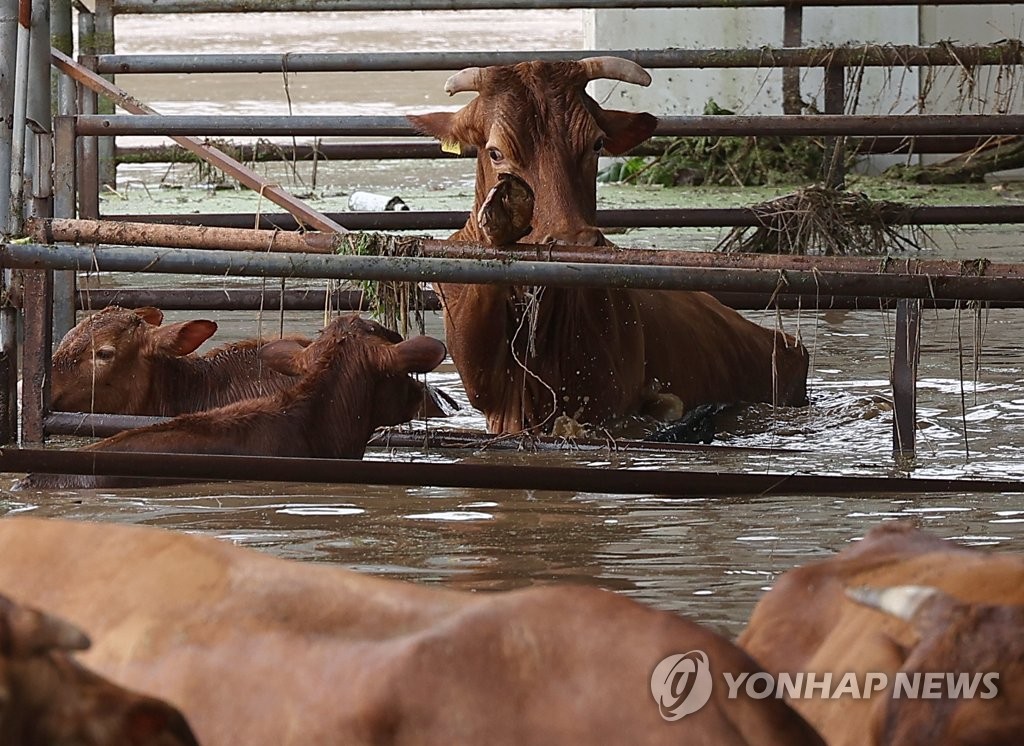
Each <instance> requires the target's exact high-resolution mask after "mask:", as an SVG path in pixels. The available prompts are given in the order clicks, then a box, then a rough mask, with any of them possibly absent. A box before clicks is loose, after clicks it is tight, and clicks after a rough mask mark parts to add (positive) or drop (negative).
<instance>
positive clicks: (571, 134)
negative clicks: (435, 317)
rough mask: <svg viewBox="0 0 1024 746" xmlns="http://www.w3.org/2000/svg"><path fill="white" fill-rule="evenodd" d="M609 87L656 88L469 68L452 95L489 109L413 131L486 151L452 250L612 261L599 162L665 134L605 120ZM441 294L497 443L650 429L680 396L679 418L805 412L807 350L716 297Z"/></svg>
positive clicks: (467, 381)
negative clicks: (515, 245) (539, 435)
mask: <svg viewBox="0 0 1024 746" xmlns="http://www.w3.org/2000/svg"><path fill="white" fill-rule="evenodd" d="M601 78H607V79H612V80H621V81H625V82H628V83H636V84H639V85H648V84H649V83H650V76H649V75H648V74H647V72H646V71H644V70H643V69H642V68H641V67H639V66H637V65H635V64H633V63H632V62H629V61H627V60H623V59H618V58H611V57H598V58H590V59H585V60H581V61H578V62H572V61H567V62H553V63H550V62H524V63H521V64H518V65H514V66H499V67H488V68H468V69H465V70H462V71H461V72H459V73H457V74H455V75H453V76H452V77H451V78H450V79H449V80H448V82H447V84H446V85H445V90H446V91H447V92H448V93H449V94H455V93H458V92H461V91H476V92H477V93H478V94H479V95H478V96H477V98H476V99H475V100H473V101H471V102H470V103H469V104H467V105H466V106H465V107H463V108H462V109H461V110H459V111H457V112H441V113H431V114H422V115H417V116H412V117H410V119H411V121H412V122H413V124H414V125H415V126H416V127H417V128H419V129H420V130H421V131H423V132H425V133H427V134H430V135H433V136H434V137H437V138H438V139H440V140H441V141H442V142H443V143H445V144H446V147H448V148H449V149H458V148H461V147H465V146H472V147H475V148H476V149H477V153H478V155H477V174H476V199H475V202H474V205H473V210H472V211H471V213H470V218H469V222H468V223H467V224H466V225H465V227H463V228H462V229H461V230H459V231H458V232H457V233H455V234H454V235H453V236H452V239H456V240H458V239H461V240H467V241H478V242H483V243H487V244H489V245H493V246H500V245H502V244H507V243H511V242H514V241H516V240H521V241H522V242H524V243H535V244H543V243H565V244H577V245H586V246H601V245H607V242H606V241H605V238H604V236H603V235H602V233H601V231H600V230H598V229H597V228H596V227H595V222H596V203H597V196H596V175H597V161H598V157H599V156H600V154H602V153H610V154H612V155H618V154H621V153H624V152H626V151H628V150H629V149H631V148H632V147H634V146H636V145H637V144H639V143H641V142H643V141H644V140H646V139H647V138H648V137H649V136H650V135H651V134H652V133H653V131H654V128H655V125H656V123H657V120H656V119H655V117H653V116H651V115H650V114H642V113H630V112H622V111H611V110H604V109H602V108H601V107H600V106H598V104H597V103H596V102H595V101H594V100H593V99H592V98H590V97H589V96H588V95H587V93H586V92H585V90H584V89H585V87H586V85H587V83H588V82H589V81H591V80H597V79H601ZM517 184H518V185H520V186H519V188H518V189H517V187H516V185H517ZM531 199H532V204H531ZM680 271H681V272H685V271H686V270H685V269H681V270H680ZM437 290H438V293H439V295H440V297H441V302H442V303H443V305H444V319H445V330H446V334H447V337H446V339H447V343H448V347H449V349H450V350H451V354H452V359H453V360H454V361H455V365H456V367H457V368H458V370H459V374H460V376H461V377H462V381H463V384H464V385H465V387H466V391H467V393H468V395H469V399H470V402H471V403H472V404H473V406H475V407H477V408H478V409H480V410H482V411H483V412H484V414H485V415H486V418H487V427H488V429H489V430H490V431H491V432H495V433H506V432H517V431H520V430H524V429H531V428H536V429H550V426H551V424H552V421H553V420H554V418H555V417H557V416H558V415H561V414H566V415H569V416H570V417H573V418H574V419H576V420H578V421H580V422H587V423H591V424H602V423H606V422H608V421H610V420H613V419H615V418H619V417H622V416H625V415H633V414H638V413H639V414H643V413H645V408H646V407H648V406H649V405H650V404H651V402H652V399H655V400H657V399H659V398H660V397H664V396H666V395H668V396H673V397H677V398H678V399H679V400H680V401H681V407H679V408H678V409H677V412H679V411H689V410H691V409H693V408H694V407H696V406H697V405H701V404H717V403H732V402H773V403H775V404H779V405H803V404H805V403H806V398H807V395H806V381H807V364H808V356H807V351H806V349H805V348H804V347H803V345H801V344H800V343H799V342H797V341H796V340H795V339H794V338H793V337H791V336H789V335H787V334H784V333H782V332H780V331H772V330H769V329H766V328H763V327H761V326H758V325H757V324H754V323H752V322H750V321H747V320H746V319H744V318H743V317H742V316H741V315H740V314H738V313H737V312H736V311H734V310H732V309H730V308H727V307H726V306H724V305H722V304H721V303H719V302H718V301H717V300H715V299H714V298H712V297H711V296H710V295H707V294H706V293H696V292H682V291H654V290H629V289H607V290H605V289H589V288H588V289H582V288H557V287H546V288H543V289H537V288H525V287H509V286H507V285H504V286H503V285H456V284H439V285H437ZM527 311H529V312H530V313H527Z"/></svg>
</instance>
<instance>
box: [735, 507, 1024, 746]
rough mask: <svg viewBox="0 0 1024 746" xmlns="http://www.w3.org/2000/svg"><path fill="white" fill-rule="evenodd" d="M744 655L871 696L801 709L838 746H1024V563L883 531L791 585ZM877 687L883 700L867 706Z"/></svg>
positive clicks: (756, 616)
mask: <svg viewBox="0 0 1024 746" xmlns="http://www.w3.org/2000/svg"><path fill="white" fill-rule="evenodd" d="M739 643H740V645H741V646H742V647H743V648H744V649H745V650H746V651H747V652H749V653H750V654H751V655H753V656H754V658H756V659H757V660H758V662H759V663H760V664H761V665H763V666H764V667H765V668H766V669H767V670H768V671H769V672H770V673H773V674H776V675H777V674H779V673H787V674H789V675H790V676H795V675H797V674H799V673H801V672H803V673H804V674H806V673H808V672H814V673H816V674H817V676H818V678H819V680H820V679H821V678H822V675H823V674H826V673H830V674H831V675H832V682H833V684H832V686H833V687H838V686H839V684H840V683H841V681H842V678H843V677H844V676H848V675H852V676H853V677H855V679H856V681H857V691H858V692H859V693H860V694H861V695H863V694H865V693H868V694H870V695H871V696H868V697H865V698H862V697H858V696H853V695H852V694H851V693H850V692H849V691H848V692H847V693H846V694H845V695H843V696H839V697H836V698H823V697H821V696H820V695H819V696H810V697H801V698H797V699H794V700H793V701H792V704H793V705H794V707H795V708H796V709H797V710H798V711H800V712H801V713H802V714H803V715H804V717H806V718H807V720H808V721H809V722H810V723H811V724H812V725H814V726H815V727H817V728H818V730H819V732H820V733H821V734H822V736H824V738H825V740H826V741H827V742H828V743H829V744H830V746H854V745H855V744H857V745H861V744H875V745H877V746H883V745H884V746H896V745H897V744H899V745H900V746H918V745H920V746H926V745H932V744H952V745H962V746H967V745H968V744H974V745H977V746H1011V744H1019V743H1022V742H1024V557H1020V556H1017V555H1011V554H1005V553H989V552H984V551H981V550H977V549H968V548H965V547H961V546H957V545H956V544H953V543H951V542H947V541H943V540H942V539H939V538H938V537H935V536H931V535H929V534H926V533H924V532H922V531H918V530H916V529H914V528H913V527H911V526H908V525H906V524H900V523H895V524H883V525H881V526H879V527H877V528H875V529H874V530H872V531H871V532H870V533H869V534H868V535H867V537H865V538H864V540H863V541H861V542H858V543H857V544H855V545H853V546H851V547H850V548H849V549H846V550H844V551H843V552H840V553H839V554H838V555H837V556H835V557H832V558H830V559H827V560H824V561H821V562H815V563H813V564H810V565H806V566H803V567H799V568H797V569H795V570H791V571H789V572H787V573H786V574H785V575H783V576H782V577H781V578H780V579H779V580H778V582H777V583H776V584H775V587H774V588H772V590H771V591H769V592H768V594H767V595H766V596H765V597H764V598H763V599H762V600H761V601H760V603H758V605H757V607H756V608H755V609H754V613H753V615H752V616H751V618H750V622H749V624H748V625H747V628H746V629H745V630H744V632H743V634H742V635H741V636H740V638H739ZM869 675H875V676H878V675H882V676H884V677H885V680H884V683H885V684H887V686H885V687H884V688H882V686H881V684H878V685H877V686H874V685H873V686H872V687H871V688H870V689H868V690H867V692H866V691H865V689H866V687H865V684H866V682H867V681H868V679H867V677H868V676H869ZM947 675H948V676H950V677H952V678H951V679H950V678H947ZM897 676H899V677H900V681H899V682H898V681H897ZM936 676H937V677H938V678H937V681H938V683H937V684H936V683H932V684H930V685H928V682H929V681H934V680H935V677H936ZM958 676H960V677H962V678H960V679H957V677H958ZM926 677H931V678H926ZM876 680H878V679H876ZM915 685H916V690H915V689H914V687H915ZM897 686H899V687H900V688H898V689H897ZM926 686H930V688H929V689H928V690H926V689H925V687H926ZM957 687H960V689H959V696H952V697H951V696H950V694H951V693H953V692H955V691H957ZM968 690H970V691H971V692H972V693H973V696H970V697H967V696H965V693H966V692H967V691H968ZM915 691H916V693H917V696H912V693H913V692H915ZM926 692H927V693H926Z"/></svg>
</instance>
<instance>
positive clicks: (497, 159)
mask: <svg viewBox="0 0 1024 746" xmlns="http://www.w3.org/2000/svg"><path fill="white" fill-rule="evenodd" d="M487 155H488V156H490V159H491V162H492V163H501V162H502V161H503V160H504V159H505V156H503V155H502V154H501V151H500V150H498V149H497V148H487Z"/></svg>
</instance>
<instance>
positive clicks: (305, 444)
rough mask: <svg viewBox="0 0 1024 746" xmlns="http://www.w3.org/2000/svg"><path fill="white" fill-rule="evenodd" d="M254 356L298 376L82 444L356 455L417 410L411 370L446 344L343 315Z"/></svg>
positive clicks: (120, 481)
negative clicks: (258, 392)
mask: <svg viewBox="0 0 1024 746" xmlns="http://www.w3.org/2000/svg"><path fill="white" fill-rule="evenodd" d="M260 356H261V357H262V358H263V361H264V363H265V364H266V365H269V366H271V367H273V368H274V369H275V370H277V371H279V372H281V373H283V374H285V375H289V376H294V377H295V380H296V381H297V383H295V385H293V386H292V387H291V388H289V389H285V390H283V391H279V392H277V393H275V394H271V395H269V396H264V397H260V398H257V399H246V400H244V401H240V402H235V403H234V404H229V405H227V406H225V407H219V408H217V409H210V410H206V411H204V412H198V413H196V414H187V415H181V416H180V417H175V418H174V419H172V420H168V421H167V422H162V423H158V424H156V425H150V426H149V427H142V428H138V429H135V430H127V431H125V432H122V433H118V434H117V435H114V436H112V437H110V438H105V439H104V440H101V441H98V442H97V443H93V444H91V445H89V446H86V447H85V448H84V449H82V450H86V451H117V452H130V453H216V454H222V455H235V456H291V457H297V458H302V457H305V458H362V456H363V452H364V451H365V450H366V444H367V442H368V441H369V439H370V436H371V435H372V434H373V431H374V430H375V429H376V428H378V427H381V426H384V425H397V424H399V423H402V422H408V421H409V420H411V419H412V418H413V417H415V416H416V415H417V413H418V412H419V411H420V408H421V407H422V404H423V387H422V384H421V383H420V382H419V381H417V380H415V379H414V378H412V377H410V375H409V374H410V373H427V372H429V371H431V370H433V369H434V368H436V367H437V366H438V365H440V364H441V361H442V360H444V357H445V346H444V345H443V344H442V343H441V342H439V341H437V340H436V339H433V338H432V337H422V336H421V337H413V338H411V339H407V340H405V341H402V337H401V336H400V335H399V334H398V333H396V332H393V331H391V330H390V329H385V328H384V327H383V326H381V325H380V324H377V323H375V322H373V321H368V320H365V319H362V318H360V317H359V316H357V315H346V316H339V317H338V318H337V319H335V320H334V321H332V322H331V323H330V324H329V325H328V326H327V327H326V328H325V329H324V330H323V331H322V332H321V333H320V337H319V338H318V339H316V340H315V341H313V342H312V343H310V344H309V345H303V344H301V343H300V342H299V341H296V340H294V339H279V340H275V341H274V342H268V343H267V344H265V345H263V347H262V348H260ZM138 481H139V480H132V479H128V480H126V479H124V478H121V477H103V476H97V475H91V474H83V475H50V474H32V475H30V476H29V477H28V478H27V479H26V480H25V481H24V483H22V484H21V485H20V487H21V488H25V487H31V488H39V489H60V488H65V489H70V488H91V487H103V486H119V485H124V484H126V483H128V484H132V483H137V482H138Z"/></svg>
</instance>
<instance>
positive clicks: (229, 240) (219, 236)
mask: <svg viewBox="0 0 1024 746" xmlns="http://www.w3.org/2000/svg"><path fill="white" fill-rule="evenodd" d="M31 225H32V229H33V235H34V237H35V239H36V240H37V241H39V242H40V243H53V242H54V241H58V242H59V241H70V242H75V243H88V244H112V243H118V244H126V245H146V246H161V247H166V248H178V247H185V248H190V249H220V250H222V251H221V252H220V253H227V252H229V251H257V252H268V251H273V252H289V253H297V254H303V253H315V254H335V253H345V248H346V246H348V245H349V242H351V241H358V240H360V237H359V236H336V235H333V234H330V233H311V232H310V233H297V232H288V231H267V230H243V229H235V228H198V227H192V226H165V225H156V224H147V223H120V222H115V221H103V220H66V219H58V218H54V219H52V220H35V221H32V224H31ZM370 238H371V239H372V238H373V237H372V236H371V237H370ZM406 252H407V253H406V256H401V257H391V258H392V259H393V260H394V261H395V262H405V261H406V260H407V258H411V257H426V258H430V259H460V260H474V261H488V262H493V261H495V260H498V261H500V262H502V263H503V266H507V267H509V268H510V270H511V268H512V267H515V266H521V265H522V263H523V262H524V261H533V262H543V263H551V262H563V263H578V264H584V265H587V264H607V265H633V266H648V267H652V266H669V267H710V268H717V269H723V268H727V269H756V270H771V271H786V272H792V271H812V272H819V273H822V272H860V273H865V274H873V273H889V274H901V273H903V274H908V275H927V276H929V277H931V278H937V279H941V278H950V277H954V278H955V277H962V276H964V275H983V276H987V277H1009V278H1016V279H1021V280H1024V264H1019V263H995V262H989V261H987V260H977V259H968V260H953V259H931V260H929V259H910V258H904V259H893V258H890V257H854V256H795V255H789V254H781V255H780V254H720V253H712V252H699V251H682V250H678V249H624V248H620V247H617V246H569V245H547V244H519V245H512V246H505V247H502V248H500V249H498V248H494V247H492V246H488V245H486V244H482V243H479V242H471V241H443V240H438V239H431V238H410V239H409V243H408V245H407V247H406ZM363 258H372V259H387V258H388V257H363ZM510 262H515V264H510ZM501 279H505V278H504V276H502V277H499V278H497V280H495V281H498V280H501Z"/></svg>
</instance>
